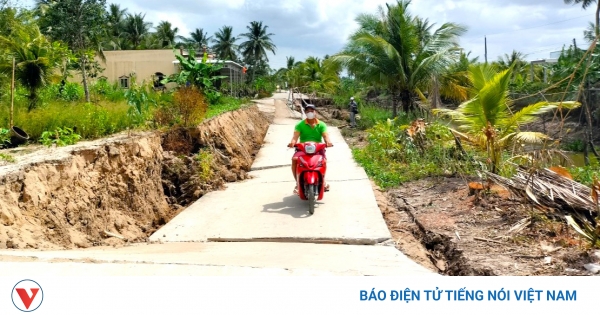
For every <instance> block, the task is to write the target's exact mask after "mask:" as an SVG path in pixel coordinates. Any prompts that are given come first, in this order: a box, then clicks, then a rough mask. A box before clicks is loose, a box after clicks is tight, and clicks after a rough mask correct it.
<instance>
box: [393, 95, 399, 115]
mask: <svg viewBox="0 0 600 315" xmlns="http://www.w3.org/2000/svg"><path fill="white" fill-rule="evenodd" d="M396 95H398V94H396V92H392V118H396V117H398V97H397V96H396Z"/></svg>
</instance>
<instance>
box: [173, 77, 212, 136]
mask: <svg viewBox="0 0 600 315" xmlns="http://www.w3.org/2000/svg"><path fill="white" fill-rule="evenodd" d="M174 101H175V116H178V118H179V121H180V123H181V124H182V125H183V126H184V127H191V126H195V125H197V124H199V123H200V122H201V121H202V120H204V118H205V117H206V112H207V110H208V102H207V101H206V98H205V96H204V94H202V92H200V91H199V90H198V88H196V87H195V86H186V87H181V88H180V89H179V90H177V92H175V95H174Z"/></svg>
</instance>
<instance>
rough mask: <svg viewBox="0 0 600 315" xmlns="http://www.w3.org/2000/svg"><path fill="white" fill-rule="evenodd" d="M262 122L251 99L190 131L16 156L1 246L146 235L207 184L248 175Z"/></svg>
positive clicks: (0, 197)
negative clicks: (247, 103) (245, 103)
mask: <svg viewBox="0 0 600 315" xmlns="http://www.w3.org/2000/svg"><path fill="white" fill-rule="evenodd" d="M268 124H269V121H268V119H267V117H265V116H264V114H263V113H261V112H260V111H259V110H258V108H257V106H249V107H245V108H243V109H240V110H237V111H235V112H229V113H225V114H223V115H220V116H218V117H215V118H213V119H211V120H209V121H206V122H204V123H203V124H201V125H200V126H198V127H197V128H193V129H190V130H176V131H173V132H170V133H168V134H163V133H159V132H146V133H135V134H131V135H128V134H127V133H124V134H119V135H116V136H114V137H111V138H104V139H99V140H96V141H90V142H81V143H78V144H76V145H73V146H68V147H62V148H40V149H38V150H36V151H34V152H31V153H27V154H24V155H20V156H17V160H16V162H15V163H10V164H6V165H2V166H0V248H74V247H89V246H95V245H114V244H116V243H122V242H126V241H144V240H146V239H147V237H148V236H149V235H150V234H151V233H152V232H153V231H155V230H156V229H157V228H159V227H160V226H162V225H163V224H165V223H166V222H168V221H169V220H170V219H171V218H172V217H173V216H175V215H176V214H177V213H178V212H179V211H180V210H181V209H183V207H185V206H187V205H188V204H190V203H191V202H193V201H195V200H196V199H198V198H200V197H201V196H202V195H204V194H206V193H207V192H208V191H211V190H214V189H220V188H222V187H224V184H225V183H226V182H232V181H236V180H241V179H245V178H247V174H246V172H247V171H248V170H249V169H250V166H251V164H252V162H253V159H254V155H255V154H256V153H257V151H258V149H259V148H260V146H261V144H262V140H263V138H264V136H265V134H266V132H267V128H268Z"/></svg>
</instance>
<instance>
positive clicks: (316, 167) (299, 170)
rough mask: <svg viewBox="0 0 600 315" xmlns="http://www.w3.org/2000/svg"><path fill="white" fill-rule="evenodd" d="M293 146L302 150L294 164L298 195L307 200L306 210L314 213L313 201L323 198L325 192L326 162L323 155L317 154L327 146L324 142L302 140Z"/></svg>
mask: <svg viewBox="0 0 600 315" xmlns="http://www.w3.org/2000/svg"><path fill="white" fill-rule="evenodd" d="M295 147H296V148H297V149H298V150H299V151H300V152H302V154H301V155H300V156H299V157H298V164H297V165H296V176H297V178H296V182H297V183H298V196H300V199H302V200H308V212H310V214H314V213H315V203H316V202H317V200H321V199H323V193H324V192H325V185H323V183H324V174H325V171H326V170H327V164H326V162H325V159H324V158H323V155H321V154H319V152H321V151H322V150H323V149H325V148H326V147H327V145H326V144H325V143H317V142H304V143H296V145H295Z"/></svg>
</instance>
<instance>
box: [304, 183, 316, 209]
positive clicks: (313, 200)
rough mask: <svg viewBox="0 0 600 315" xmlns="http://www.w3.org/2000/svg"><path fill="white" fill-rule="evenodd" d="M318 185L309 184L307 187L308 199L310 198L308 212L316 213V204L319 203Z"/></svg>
mask: <svg viewBox="0 0 600 315" xmlns="http://www.w3.org/2000/svg"><path fill="white" fill-rule="evenodd" d="M316 191H317V185H307V187H306V199H308V212H309V213H310V214H314V213H315V204H316V203H317V194H316Z"/></svg>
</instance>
